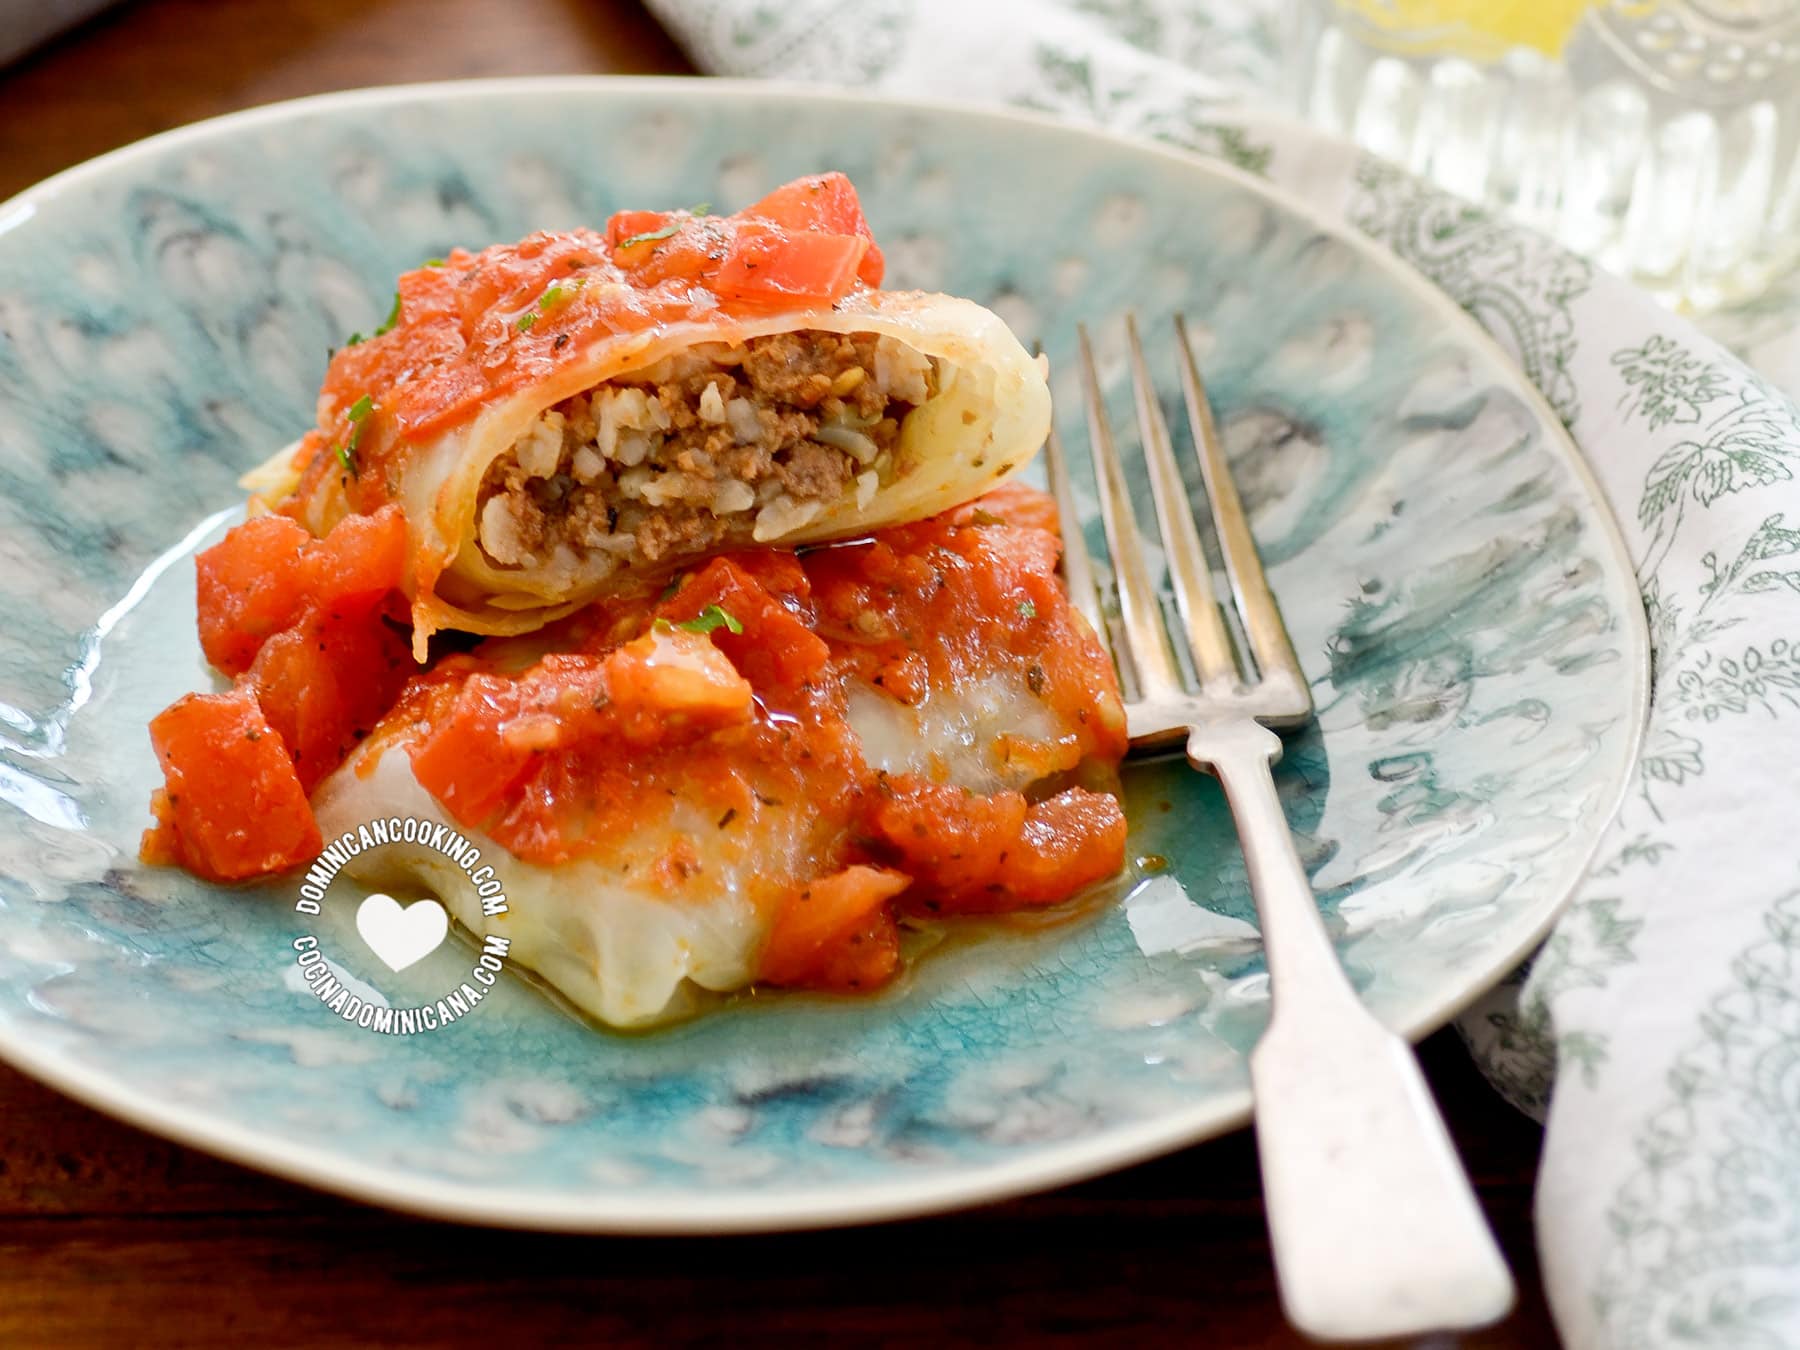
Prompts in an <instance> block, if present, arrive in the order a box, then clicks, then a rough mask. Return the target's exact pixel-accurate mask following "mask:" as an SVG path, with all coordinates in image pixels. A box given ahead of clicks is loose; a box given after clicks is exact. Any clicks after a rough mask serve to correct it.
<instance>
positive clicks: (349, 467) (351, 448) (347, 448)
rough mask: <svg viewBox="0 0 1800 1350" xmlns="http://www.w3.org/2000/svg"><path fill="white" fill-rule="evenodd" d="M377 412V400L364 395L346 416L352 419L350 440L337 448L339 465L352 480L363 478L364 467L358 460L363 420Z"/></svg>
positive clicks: (352, 405)
mask: <svg viewBox="0 0 1800 1350" xmlns="http://www.w3.org/2000/svg"><path fill="white" fill-rule="evenodd" d="M374 411H375V400H374V399H372V398H370V397H369V396H368V395H367V394H364V395H363V396H362V397H361V398H359V399H357V400H356V402H354V403H352V404H351V405H350V411H349V412H347V413H345V414H344V416H345V417H347V418H349V419H350V439H349V440H347V441H345V442H344V443H343V444H342V445H340V446H338V447H336V449H337V457H338V463H339V464H342V465H343V466H344V469H345V471H346V472H347V473H348V474H349V475H350V476H351V477H352V478H359V477H361V476H362V466H361V465H359V464H358V463H357V460H356V447H357V445H358V444H360V443H361V441H362V434H363V428H362V424H363V418H365V417H367V416H368V415H369V414H370V413H372V412H374Z"/></svg>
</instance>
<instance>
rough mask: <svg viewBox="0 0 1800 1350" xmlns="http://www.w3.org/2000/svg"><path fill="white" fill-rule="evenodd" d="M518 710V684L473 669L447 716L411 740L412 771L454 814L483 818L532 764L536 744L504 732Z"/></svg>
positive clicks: (488, 816)
mask: <svg viewBox="0 0 1800 1350" xmlns="http://www.w3.org/2000/svg"><path fill="white" fill-rule="evenodd" d="M517 711H518V695H517V686H516V684H515V682H514V681H512V680H510V679H506V678H504V677H502V676H498V675H471V676H469V677H468V678H467V679H466V680H465V681H464V682H463V686H462V688H461V689H460V690H459V691H458V692H457V694H456V697H455V701H454V703H453V704H452V705H451V707H450V709H449V714H448V716H446V717H444V718H443V719H442V720H441V721H434V722H433V723H432V726H431V728H430V730H429V731H428V732H427V733H426V734H425V736H424V737H423V738H421V739H420V740H419V741H417V742H416V743H415V744H414V745H413V746H412V765H413V774H414V776H415V777H416V778H417V779H418V780H419V784H420V786H422V787H423V788H424V789H425V790H426V791H427V792H429V793H430V794H431V795H432V796H434V797H436V798H437V799H438V800H439V801H440V802H442V803H443V804H444V806H445V807H446V808H447V809H448V810H449V812H450V814H451V815H453V816H455V817H456V818H457V819H458V820H461V821H467V822H471V823H477V824H484V823H486V822H487V821H488V820H489V819H491V818H492V816H493V815H494V813H495V812H496V811H497V810H498V809H499V808H500V806H501V804H502V803H503V802H504V801H505V800H506V798H507V796H508V795H509V794H510V793H511V792H512V790H513V789H514V788H515V787H516V786H518V784H519V783H520V782H522V781H523V780H524V778H525V775H526V774H527V772H529V770H530V768H531V759H532V755H533V754H534V753H535V751H534V748H533V747H532V746H531V744H530V743H529V741H528V740H527V739H525V738H522V737H518V736H514V737H511V738H508V737H507V736H505V735H504V734H503V728H504V727H505V726H506V724H507V722H508V721H509V720H510V719H512V718H513V717H515V716H516V714H517Z"/></svg>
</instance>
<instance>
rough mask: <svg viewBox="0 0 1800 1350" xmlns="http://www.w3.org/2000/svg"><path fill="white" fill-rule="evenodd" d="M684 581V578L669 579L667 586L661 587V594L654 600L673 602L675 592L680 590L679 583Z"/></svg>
mask: <svg viewBox="0 0 1800 1350" xmlns="http://www.w3.org/2000/svg"><path fill="white" fill-rule="evenodd" d="M685 580H686V577H685V576H674V577H670V578H669V584H668V585H667V586H664V587H663V589H662V594H661V595H659V596H657V597H656V598H657V599H658V600H659V601H661V600H673V599H674V598H675V592H676V591H679V590H680V589H681V583H682V582H683V581H685Z"/></svg>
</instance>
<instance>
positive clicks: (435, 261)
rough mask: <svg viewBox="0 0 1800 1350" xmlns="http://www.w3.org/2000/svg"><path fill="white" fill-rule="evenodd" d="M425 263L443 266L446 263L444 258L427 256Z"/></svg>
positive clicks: (430, 265) (427, 265)
mask: <svg viewBox="0 0 1800 1350" xmlns="http://www.w3.org/2000/svg"><path fill="white" fill-rule="evenodd" d="M424 265H425V266H426V267H442V266H443V265H444V260H443V259H442V258H427V259H426V260H425V264H424Z"/></svg>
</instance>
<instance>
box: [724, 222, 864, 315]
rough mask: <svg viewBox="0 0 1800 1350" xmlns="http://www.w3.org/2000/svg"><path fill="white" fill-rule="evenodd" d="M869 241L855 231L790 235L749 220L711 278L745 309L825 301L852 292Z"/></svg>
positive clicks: (727, 300)
mask: <svg viewBox="0 0 1800 1350" xmlns="http://www.w3.org/2000/svg"><path fill="white" fill-rule="evenodd" d="M868 250H869V242H868V240H866V239H859V238H858V237H857V236H855V235H850V234H810V233H804V232H801V233H789V232H788V231H786V230H782V229H778V228H776V227H774V226H770V225H763V224H760V223H758V222H756V221H746V222H744V223H743V224H741V225H739V226H738V227H737V233H736V237H735V238H733V240H732V242H731V245H730V247H729V248H728V249H727V251H726V254H725V260H724V261H723V262H721V263H720V264H719V267H718V270H717V271H716V272H714V273H713V276H712V289H713V292H714V293H715V294H716V295H718V297H719V299H721V300H723V301H726V302H727V303H730V304H735V305H736V306H737V307H738V308H740V309H758V308H784V307H787V306H790V305H795V304H825V303H828V302H830V301H833V300H836V299H837V298H838V297H839V296H841V295H843V294H844V293H845V292H846V291H848V290H849V289H850V287H851V285H852V284H853V282H854V281H855V279H856V269H857V267H858V266H859V265H860V264H861V262H862V260H863V255H864V254H865V253H867V252H868Z"/></svg>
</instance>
